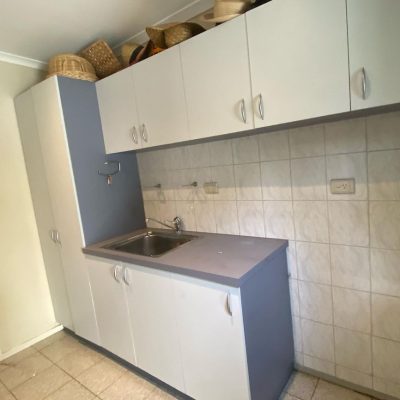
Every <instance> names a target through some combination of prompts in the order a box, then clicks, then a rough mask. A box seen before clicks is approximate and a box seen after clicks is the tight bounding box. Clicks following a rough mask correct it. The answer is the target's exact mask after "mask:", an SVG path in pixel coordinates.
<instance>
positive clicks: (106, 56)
mask: <svg viewBox="0 0 400 400" xmlns="http://www.w3.org/2000/svg"><path fill="white" fill-rule="evenodd" d="M81 56H82V57H84V58H86V60H88V61H89V62H90V63H91V64H92V65H93V67H94V69H95V71H96V75H97V76H98V77H99V78H105V77H106V76H108V75H111V74H113V73H114V72H117V71H119V70H120V69H122V65H121V63H120V62H119V61H118V58H117V57H116V56H115V54H114V53H113V51H112V50H111V47H110V46H109V45H108V44H107V43H106V42H105V41H104V40H98V41H97V42H94V43H93V44H91V45H90V46H89V47H87V48H86V49H84V50H82V51H81Z"/></svg>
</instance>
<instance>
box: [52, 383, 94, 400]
mask: <svg viewBox="0 0 400 400" xmlns="http://www.w3.org/2000/svg"><path fill="white" fill-rule="evenodd" d="M94 398H95V395H94V394H93V393H91V392H89V390H87V389H85V388H84V387H83V386H82V385H81V384H80V383H78V382H76V381H71V382H69V383H67V384H66V385H64V386H63V387H62V388H60V389H58V390H57V391H56V392H54V393H53V394H51V395H50V396H49V397H46V400H92V399H94Z"/></svg>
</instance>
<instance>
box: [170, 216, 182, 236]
mask: <svg viewBox="0 0 400 400" xmlns="http://www.w3.org/2000/svg"><path fill="white" fill-rule="evenodd" d="M167 222H169V223H170V224H173V225H174V227H175V230H176V231H177V232H178V233H179V232H180V231H181V230H182V229H181V228H182V224H183V221H182V218H180V217H175V218H174V219H173V220H172V221H167Z"/></svg>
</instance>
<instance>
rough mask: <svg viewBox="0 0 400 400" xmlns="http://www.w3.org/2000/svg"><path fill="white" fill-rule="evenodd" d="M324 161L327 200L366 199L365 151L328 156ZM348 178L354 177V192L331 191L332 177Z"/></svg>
mask: <svg viewBox="0 0 400 400" xmlns="http://www.w3.org/2000/svg"><path fill="white" fill-rule="evenodd" d="M326 163H327V176H328V182H327V183H328V199H329V200H367V197H368V193H367V192H368V191H367V153H356V154H343V155H337V156H328V157H327V158H326ZM350 178H354V179H355V185H356V186H355V193H353V194H332V193H331V190H330V182H331V180H332V179H350Z"/></svg>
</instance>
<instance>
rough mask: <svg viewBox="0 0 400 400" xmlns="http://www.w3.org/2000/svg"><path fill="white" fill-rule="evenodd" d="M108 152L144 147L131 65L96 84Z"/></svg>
mask: <svg viewBox="0 0 400 400" xmlns="http://www.w3.org/2000/svg"><path fill="white" fill-rule="evenodd" d="M96 91H97V100H98V103H99V109H100V117H101V126H102V129H103V136H104V144H105V147H106V153H107V154H110V153H119V152H121V151H128V150H135V149H138V148H140V147H141V141H140V137H139V120H138V115H137V106H136V99H135V94H134V87H133V77H132V68H127V69H124V70H123V71H120V72H118V73H117V74H113V75H111V76H109V77H108V78H106V79H102V80H101V81H99V82H97V83H96Z"/></svg>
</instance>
